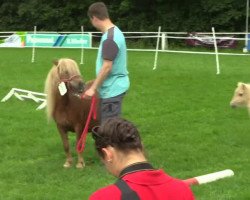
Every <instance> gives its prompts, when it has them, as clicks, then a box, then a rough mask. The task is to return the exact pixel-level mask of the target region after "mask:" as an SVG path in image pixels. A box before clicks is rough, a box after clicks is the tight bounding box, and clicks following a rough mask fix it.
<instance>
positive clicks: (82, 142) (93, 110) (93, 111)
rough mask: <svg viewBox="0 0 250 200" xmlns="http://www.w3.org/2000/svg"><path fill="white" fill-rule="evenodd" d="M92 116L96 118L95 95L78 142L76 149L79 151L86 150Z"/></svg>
mask: <svg viewBox="0 0 250 200" xmlns="http://www.w3.org/2000/svg"><path fill="white" fill-rule="evenodd" d="M91 117H93V119H96V97H95V96H93V97H92V99H91V105H90V110H89V115H88V118H87V121H86V124H85V127H84V129H83V132H82V135H81V138H80V140H79V141H78V143H77V149H76V150H77V152H78V153H82V152H83V151H84V148H85V143H86V138H87V134H88V129H89V123H90V120H91Z"/></svg>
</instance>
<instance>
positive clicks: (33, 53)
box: [31, 26, 36, 63]
mask: <svg viewBox="0 0 250 200" xmlns="http://www.w3.org/2000/svg"><path fill="white" fill-rule="evenodd" d="M35 44H36V26H34V37H33V48H32V58H31V62H32V63H33V62H35Z"/></svg>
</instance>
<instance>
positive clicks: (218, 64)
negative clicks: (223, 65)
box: [212, 27, 220, 74]
mask: <svg viewBox="0 0 250 200" xmlns="http://www.w3.org/2000/svg"><path fill="white" fill-rule="evenodd" d="M212 32H213V40H214V50H215V57H216V70H217V72H216V74H220V63H219V54H218V47H217V42H216V36H215V31H214V27H212Z"/></svg>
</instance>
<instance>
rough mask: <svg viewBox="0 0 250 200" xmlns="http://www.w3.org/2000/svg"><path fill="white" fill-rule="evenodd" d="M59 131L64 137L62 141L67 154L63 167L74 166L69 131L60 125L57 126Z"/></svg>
mask: <svg viewBox="0 0 250 200" xmlns="http://www.w3.org/2000/svg"><path fill="white" fill-rule="evenodd" d="M57 128H58V130H59V133H60V135H61V138H62V142H63V148H64V152H65V155H66V161H65V163H64V164H63V167H65V168H70V167H71V166H72V161H73V159H72V155H71V152H70V147H69V138H68V134H67V132H66V131H65V130H64V129H63V128H62V127H60V126H57Z"/></svg>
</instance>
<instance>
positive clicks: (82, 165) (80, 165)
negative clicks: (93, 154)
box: [76, 162, 85, 169]
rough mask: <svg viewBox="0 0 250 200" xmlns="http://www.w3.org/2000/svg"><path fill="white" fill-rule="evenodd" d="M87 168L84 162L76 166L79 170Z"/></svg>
mask: <svg viewBox="0 0 250 200" xmlns="http://www.w3.org/2000/svg"><path fill="white" fill-rule="evenodd" d="M84 167H85V163H84V162H78V163H77V164H76V168H77V169H83V168H84Z"/></svg>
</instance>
